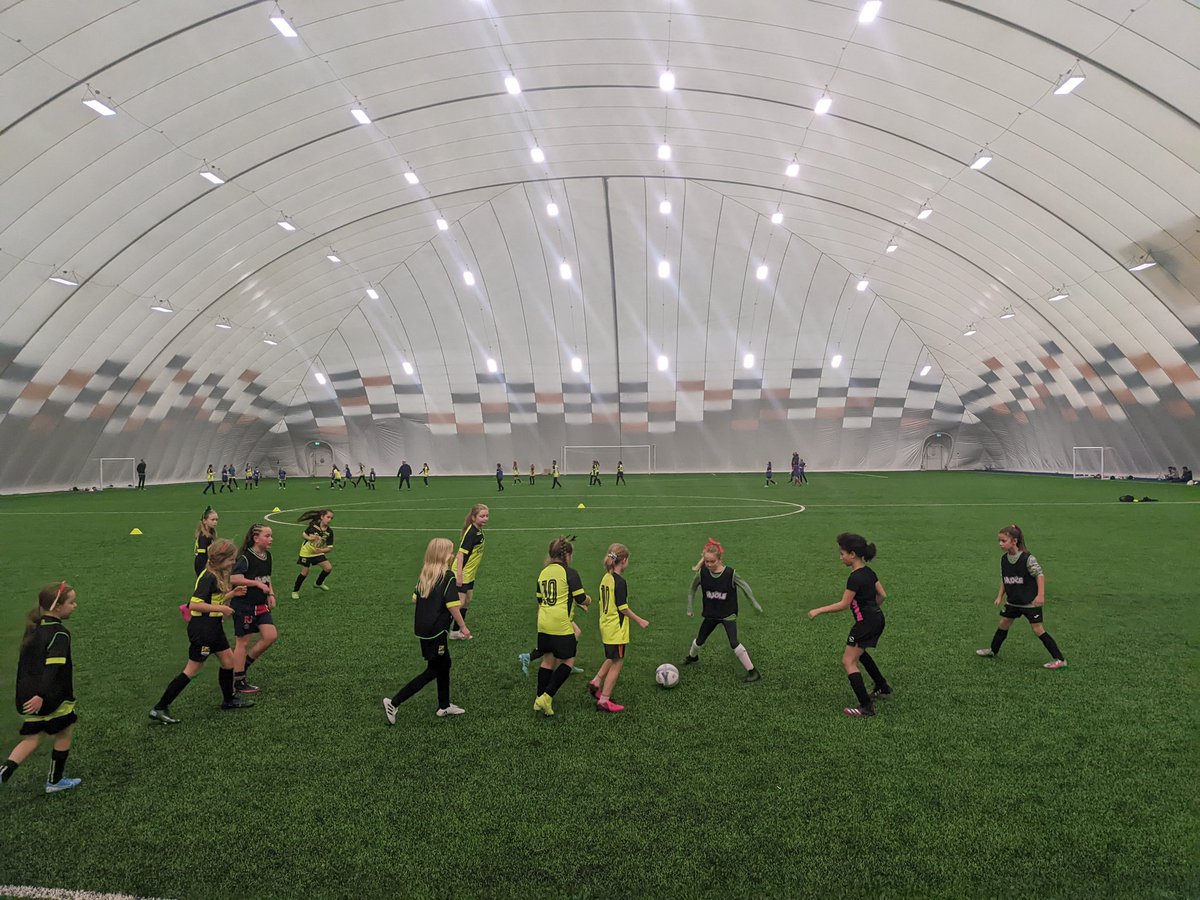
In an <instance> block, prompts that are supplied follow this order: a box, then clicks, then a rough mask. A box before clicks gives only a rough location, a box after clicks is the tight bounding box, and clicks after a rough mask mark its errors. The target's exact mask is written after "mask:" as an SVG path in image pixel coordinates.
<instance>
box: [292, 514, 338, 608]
mask: <svg viewBox="0 0 1200 900" xmlns="http://www.w3.org/2000/svg"><path fill="white" fill-rule="evenodd" d="M296 521H297V522H307V523H308V527H307V528H305V529H304V543H303V544H301V545H300V556H299V557H298V558H297V559H296V565H298V566H299V567H300V574H299V575H297V576H296V585H295V587H293V588H292V599H293V600H299V599H300V587H301V585H303V584H304V579H305V578H307V577H308V570H309V569H311V568H312V567H313V566H319V567H320V568H321V574H320V575H318V576H317V587H319V588H320V589H321V590H323V591H327V590H329V588H328V587H326V585H325V579H326V578H328V577H329V573H330V572H332V571H333V563H331V562H330V561H329V560H328V559H326V558H325V557H326V555H327V554H329V553H332V552H333V529H332V528H331V527H330V525H329V523H330V522H332V521H333V510H332V509H310V510H307V511H306V512H302V513H301V514H300V518H298V519H297V520H296Z"/></svg>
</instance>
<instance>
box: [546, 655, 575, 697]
mask: <svg viewBox="0 0 1200 900" xmlns="http://www.w3.org/2000/svg"><path fill="white" fill-rule="evenodd" d="M570 677H571V667H570V666H568V665H567V664H566V663H559V664H558V668H556V669H555V670H554V674H553V675H552V676H551V678H550V685H549V687H547V688H546V693H547V694H549V695H550V696H551V697H553V696H554V695H555V694H557V693H558V689H559V688H560V687H562V686H563V684H564V683H566V680H567V679H568V678H570Z"/></svg>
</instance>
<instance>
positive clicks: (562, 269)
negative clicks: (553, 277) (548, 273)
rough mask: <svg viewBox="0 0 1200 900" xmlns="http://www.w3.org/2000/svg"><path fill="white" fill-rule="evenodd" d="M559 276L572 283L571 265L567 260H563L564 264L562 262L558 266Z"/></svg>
mask: <svg viewBox="0 0 1200 900" xmlns="http://www.w3.org/2000/svg"><path fill="white" fill-rule="evenodd" d="M558 274H559V277H561V278H562V280H563V281H570V280H571V264H570V263H569V262H567V261H566V260H563V261H562V262H560V263H559V264H558Z"/></svg>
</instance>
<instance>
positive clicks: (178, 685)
mask: <svg viewBox="0 0 1200 900" xmlns="http://www.w3.org/2000/svg"><path fill="white" fill-rule="evenodd" d="M191 683H192V679H190V678H188V677H187V676H186V675H184V674H183V673H182V672H180V673H179V674H178V675H176V676H175V677H174V678H172V679H171V683H170V684H168V685H167V689H166V690H165V691H163V695H162V698H161V699H160V700H159V701H158V702H157V703H156V704H154V708H155V709H166V708H167V707H168V706H170V705H171V704H172V703H173V702H174V701H175V698H176V697H178V696H179V695H180V694H182V693H183V689H184V688H185V687H187V686H188V685H189V684H191Z"/></svg>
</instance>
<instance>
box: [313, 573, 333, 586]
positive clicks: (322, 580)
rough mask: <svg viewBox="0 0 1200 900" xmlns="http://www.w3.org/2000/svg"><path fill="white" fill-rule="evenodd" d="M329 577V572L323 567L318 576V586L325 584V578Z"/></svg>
mask: <svg viewBox="0 0 1200 900" xmlns="http://www.w3.org/2000/svg"><path fill="white" fill-rule="evenodd" d="M329 571H330V572H332V571H333V570H332V569H330V570H329ZM328 577H329V572H326V571H325V570H324V569H322V570H321V574H320V575H318V576H317V587H320V586H321V585H323V584H324V583H325V579H326V578H328Z"/></svg>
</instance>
